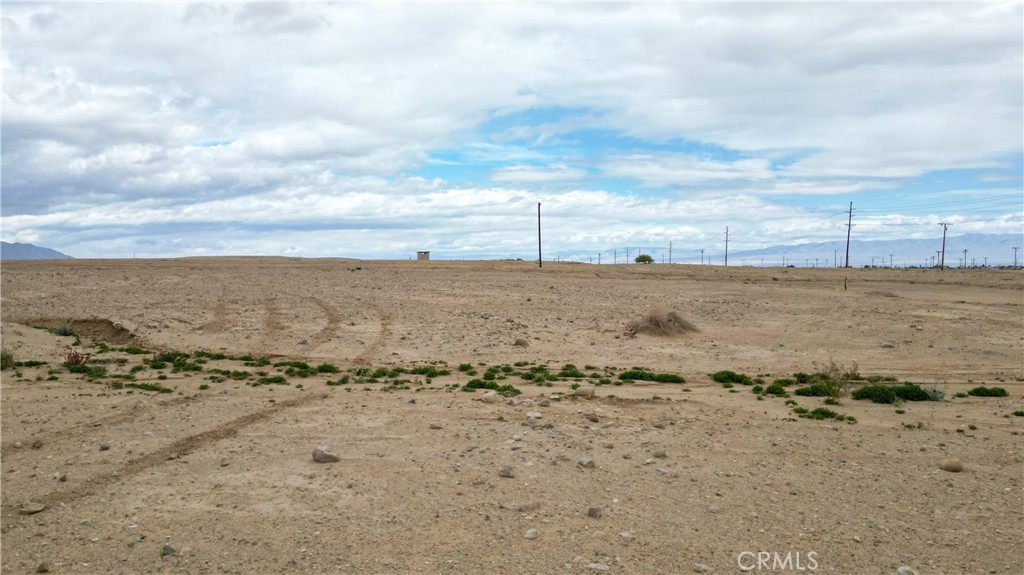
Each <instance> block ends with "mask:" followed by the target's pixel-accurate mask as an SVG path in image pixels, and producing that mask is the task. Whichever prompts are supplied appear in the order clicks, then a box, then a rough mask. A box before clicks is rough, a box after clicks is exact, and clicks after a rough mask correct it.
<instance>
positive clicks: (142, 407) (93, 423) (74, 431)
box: [0, 397, 197, 457]
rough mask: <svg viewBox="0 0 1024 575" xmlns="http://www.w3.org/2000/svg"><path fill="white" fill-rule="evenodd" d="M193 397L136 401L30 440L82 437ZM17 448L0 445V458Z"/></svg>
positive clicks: (44, 440)
mask: <svg viewBox="0 0 1024 575" xmlns="http://www.w3.org/2000/svg"><path fill="white" fill-rule="evenodd" d="M196 400H197V398H194V397H176V398H174V399H168V400H166V401H160V402H156V403H150V402H147V401H138V402H136V403H134V404H132V405H131V406H128V407H127V411H124V412H122V413H115V414H113V415H108V416H106V417H100V418H98V419H92V420H89V421H83V422H81V423H78V424H76V425H72V426H71V427H66V428H64V429H58V430H55V431H45V432H43V433H39V434H37V435H33V436H32V439H39V440H41V441H42V442H43V443H50V442H52V441H57V440H60V439H62V438H64V437H71V436H75V435H82V434H84V433H85V432H86V431H87V430H89V429H95V428H104V429H105V428H108V427H110V426H113V425H117V424H119V423H124V422H126V421H131V420H134V419H136V418H138V417H139V416H140V415H142V414H143V413H145V412H147V411H149V410H151V409H153V408H154V407H160V408H166V407H174V406H176V405H180V404H182V403H190V402H192V401H196ZM18 449H19V448H17V447H15V446H14V442H6V443H4V444H2V445H0V457H7V456H8V455H10V454H11V453H12V452H14V451H17V450H18Z"/></svg>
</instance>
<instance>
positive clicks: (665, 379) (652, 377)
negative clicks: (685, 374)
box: [619, 367, 686, 383]
mask: <svg viewBox="0 0 1024 575" xmlns="http://www.w3.org/2000/svg"><path fill="white" fill-rule="evenodd" d="M619 379H620V380H622V381H636V380H639V381H657V382H659V383H686V380H685V379H683V378H682V377H681V376H678V375H675V374H672V373H654V372H652V371H647V370H646V369H644V368H642V367H634V368H633V369H630V370H627V371H624V372H622V373H620V374H619Z"/></svg>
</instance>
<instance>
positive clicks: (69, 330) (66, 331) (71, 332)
mask: <svg viewBox="0 0 1024 575" xmlns="http://www.w3.org/2000/svg"><path fill="white" fill-rule="evenodd" d="M47 331H49V332H50V333H52V334H53V335H59V336H61V337H70V336H75V335H78V332H77V331H75V328H73V327H71V326H70V325H58V326H56V327H51V328H50V329H48V330H47Z"/></svg>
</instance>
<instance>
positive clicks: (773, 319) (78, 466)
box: [0, 258, 1024, 575]
mask: <svg viewBox="0 0 1024 575" xmlns="http://www.w3.org/2000/svg"><path fill="white" fill-rule="evenodd" d="M0 280H2V292H0V295H2V302H0V313H2V345H3V347H4V349H5V350H8V351H9V352H10V353H11V354H13V359H14V360H15V361H16V362H18V363H16V364H15V366H14V367H10V368H8V369H4V370H3V371H2V382H0V403H2V405H0V427H2V438H0V439H2V452H0V453H2V473H0V488H2V532H0V539H2V550H0V551H2V557H0V569H2V572H3V573H11V574H14V573H35V572H50V573H240V574H245V573H424V574H429V573H481V574H482V573H535V574H541V573H636V574H661V573H664V574H685V573H702V572H706V573H743V572H752V573H810V572H818V573H836V574H870V573H880V574H896V573H899V574H901V575H907V574H910V573H918V574H919V575H925V574H967V573H971V574H974V573H981V574H1007V575H1015V574H1020V573H1024V449H1022V447H1024V441H1022V439H1024V417H1022V416H1018V415H1014V412H1018V413H1020V412H1022V410H1024V275H1022V274H1021V272H1020V271H1019V270H1017V271H1013V270H950V269H947V270H945V271H941V272H940V271H938V270H899V269H852V270H844V269H797V268H788V269H782V268H740V267H729V268H725V267H715V266H684V265H675V266H673V265H661V264H655V265H602V266H595V265H585V264H571V263H545V264H544V266H543V268H538V267H537V265H536V263H530V262H521V261H507V262H454V261H429V262H417V261H394V262H382V261H359V260H347V259H325V260H309V259H287V258H201V259H188V258H187V259H173V260H66V261H38V262H28V261H26V262H4V263H3V266H2V269H0ZM844 283H845V284H846V289H844ZM652 313H654V314H656V315H657V314H665V313H675V314H677V315H678V316H679V317H680V318H682V319H683V320H685V321H686V322H689V323H690V324H692V326H693V327H694V328H695V331H688V332H685V333H679V334H675V335H667V336H666V335H651V334H647V333H643V332H642V331H641V332H640V333H636V332H635V331H633V330H630V329H628V327H627V326H629V325H630V324H631V323H633V322H640V323H641V324H642V323H643V321H644V319H645V318H648V317H649V316H650V314H652ZM50 328H64V329H65V330H66V331H64V332H61V331H60V330H59V329H50ZM67 330H70V333H71V335H63V336H62V335H58V334H59V333H68V331H67ZM54 331H56V332H57V333H54ZM72 350H74V351H77V352H78V353H81V354H83V355H84V354H89V356H90V357H89V362H88V363H86V364H84V366H85V368H97V369H99V370H100V371H99V372H89V373H81V370H78V371H76V372H72V371H69V369H68V368H67V367H65V365H64V363H65V361H66V360H67V359H68V355H69V352H71V351H72ZM174 351H177V352H182V354H181V357H183V358H185V359H183V360H182V361H183V362H184V363H181V364H180V365H181V366H187V367H183V368H182V369H178V368H177V367H174V368H172V367H171V365H167V366H164V367H158V366H156V365H155V364H154V363H153V360H155V359H158V357H157V354H158V353H163V354H167V353H168V352H174ZM184 354H188V355H187V356H186V355H184ZM262 358H266V359H262ZM282 362H303V363H304V364H306V365H308V366H310V367H317V366H328V367H336V368H337V369H338V371H337V372H333V371H332V370H330V369H325V370H323V371H317V370H314V371H315V373H312V374H310V373H308V372H306V373H299V374H298V375H296V374H295V372H291V373H289V372H288V371H287V370H288V369H290V367H289V366H290V365H301V364H299V363H294V364H284V363H282ZM168 363H169V364H170V363H173V362H168ZM275 364H277V365H275ZM464 364H465V365H464ZM566 364H572V365H574V366H577V367H578V369H579V370H582V371H583V372H584V377H568V376H566V377H557V375H556V376H555V377H551V378H549V379H557V381H543V382H542V381H540V380H539V379H537V378H535V379H533V380H527V379H524V378H523V377H522V374H524V373H526V372H528V371H530V370H533V371H532V372H531V373H548V374H557V373H559V372H560V371H563V369H564V367H565V366H566ZM173 365H175V366H178V365H179V364H176V363H175V364H173ZM543 366H547V371H546V372H544V371H543V370H544V367H543ZM836 366H838V367H840V368H842V371H845V372H846V373H856V374H859V376H860V378H858V380H857V381H854V382H853V383H852V384H851V385H852V389H857V388H858V387H859V386H860V385H863V384H865V381H861V380H860V379H871V380H872V381H877V380H879V379H882V380H883V381H896V382H906V381H909V382H914V383H918V384H920V385H921V386H922V387H925V388H927V389H930V390H938V391H941V392H942V397H943V398H942V400H940V401H904V402H899V403H897V404H880V403H872V402H870V401H867V400H856V399H853V398H852V397H849V396H846V397H842V398H841V399H839V401H838V404H837V405H836V404H829V405H826V404H825V402H824V399H825V398H823V397H808V396H800V395H796V394H795V393H794V392H795V389H796V388H797V387H798V386H796V385H791V386H788V387H787V388H786V390H787V397H778V396H774V395H765V394H760V395H759V394H757V393H753V390H754V388H753V386H751V385H743V384H736V385H735V386H733V387H732V388H727V387H725V386H723V385H722V384H721V383H718V382H716V381H714V380H713V379H712V378H711V377H710V374H712V373H714V372H719V371H723V370H730V371H734V372H737V373H740V374H745V375H748V376H749V377H750V378H760V379H762V380H764V385H765V386H767V385H768V384H771V383H772V382H773V381H775V380H776V379H779V378H792V377H793V375H794V374H796V373H807V374H813V373H815V372H819V371H823V370H824V371H828V370H829V369H830V368H833V367H836ZM634 367H643V368H645V369H646V370H647V371H650V372H656V373H664V374H674V375H678V376H681V377H683V378H685V383H662V382H654V381H643V380H637V381H631V380H622V379H619V377H618V376H619V375H620V374H622V373H623V372H624V371H627V370H631V369H632V368H634ZM430 368H433V369H434V370H436V371H435V372H433V373H432V372H430V370H429V369H430ZM460 368H461V369H462V370H461V371H460ZM416 369H419V370H420V373H409V372H410V371H415V370H416ZM402 370H405V373H401V374H399V373H400V372H401V371H402ZM441 370H445V371H447V372H449V373H447V374H443V373H444V372H443V371H441ZM467 370H471V371H467ZM375 371H376V372H380V373H382V372H389V375H388V376H380V377H373V376H372V375H368V374H372V372H375ZM833 371H834V370H833ZM473 372H476V373H475V375H474V374H473ZM488 373H491V376H492V377H493V375H494V374H495V373H497V377H496V378H495V379H494V380H481V379H480V378H482V377H483V376H485V375H486V374H488ZM261 374H262V375H261ZM395 374H399V375H395ZM260 378H265V379H266V380H267V381H271V383H268V384H266V385H258V383H259V382H260ZM275 378H276V379H275ZM474 379H477V380H481V381H493V382H494V383H497V384H502V385H505V384H508V385H512V386H514V387H515V388H517V389H518V390H520V391H521V393H520V394H519V395H514V396H510V397H503V396H499V395H495V394H494V393H493V392H487V391H484V390H477V391H463V390H462V389H461V388H462V386H463V385H465V384H466V383H468V382H470V381H471V380H474ZM602 380H603V381H602ZM272 381H277V382H278V383H273V382H272ZM133 386H136V387H133ZM977 386H992V387H995V386H998V387H1001V388H1004V389H1006V390H1007V391H1008V396H1006V397H975V396H973V395H966V396H965V395H964V393H965V392H967V391H968V390H971V389H973V388H975V387H977ZM787 402H788V403H787ZM819 407H824V408H829V409H832V410H833V411H835V412H838V413H839V414H840V415H842V416H849V417H848V418H845V419H843V420H839V419H835V418H827V419H823V420H816V419H810V418H805V417H799V416H798V413H797V412H796V411H795V409H796V408H803V409H809V410H813V409H815V408H819ZM318 446H323V447H326V448H327V449H328V450H329V451H330V452H332V453H333V454H335V455H336V456H337V459H338V461H336V462H328V463H320V462H316V461H314V458H313V456H312V453H313V450H314V448H316V447H318ZM954 460H955V461H954ZM957 463H959V464H960V466H961V467H962V470H961V471H959V472H956V471H947V470H946V469H943V467H946V468H950V469H956V464H957ZM748 569H749V570H748Z"/></svg>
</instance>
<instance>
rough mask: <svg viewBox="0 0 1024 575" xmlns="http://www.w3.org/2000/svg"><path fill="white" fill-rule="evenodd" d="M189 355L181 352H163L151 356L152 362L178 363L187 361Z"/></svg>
mask: <svg viewBox="0 0 1024 575" xmlns="http://www.w3.org/2000/svg"><path fill="white" fill-rule="evenodd" d="M189 357H191V356H190V354H188V353H185V352H183V351H163V352H160V353H158V354H156V355H155V356H153V361H163V362H166V363H178V362H179V361H184V360H186V359H188V358H189Z"/></svg>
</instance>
